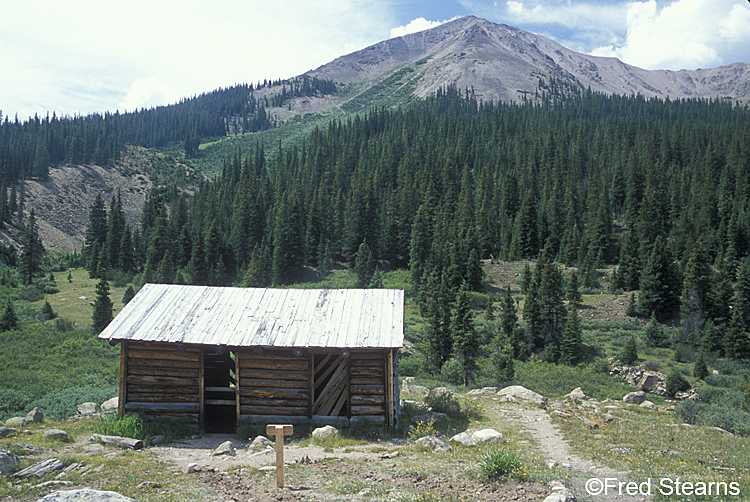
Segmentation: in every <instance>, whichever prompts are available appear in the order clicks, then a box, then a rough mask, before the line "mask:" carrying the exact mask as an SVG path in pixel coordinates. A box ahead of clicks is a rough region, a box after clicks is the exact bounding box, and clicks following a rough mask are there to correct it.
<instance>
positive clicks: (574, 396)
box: [568, 387, 588, 403]
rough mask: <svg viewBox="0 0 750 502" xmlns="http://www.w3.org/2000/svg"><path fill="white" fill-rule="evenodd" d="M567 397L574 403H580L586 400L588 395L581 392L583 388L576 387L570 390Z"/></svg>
mask: <svg viewBox="0 0 750 502" xmlns="http://www.w3.org/2000/svg"><path fill="white" fill-rule="evenodd" d="M568 398H569V399H570V400H571V401H573V402H574V403H581V402H583V401H585V400H587V399H588V396H587V395H586V393H585V392H583V389H581V388H580V387H576V388H575V389H573V390H572V391H571V392H570V394H568Z"/></svg>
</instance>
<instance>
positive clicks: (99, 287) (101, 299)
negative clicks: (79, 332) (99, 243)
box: [91, 269, 112, 333]
mask: <svg viewBox="0 0 750 502" xmlns="http://www.w3.org/2000/svg"><path fill="white" fill-rule="evenodd" d="M99 272H100V274H101V275H100V279H99V282H98V283H97V284H96V299H95V300H94V312H93V314H92V316H91V329H92V330H94V332H95V333H101V332H102V331H103V330H104V328H106V327H107V325H108V324H109V323H110V322H111V321H112V300H110V298H109V282H107V276H106V271H105V270H103V269H100V271H99Z"/></svg>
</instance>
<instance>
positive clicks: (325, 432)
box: [312, 425, 339, 439]
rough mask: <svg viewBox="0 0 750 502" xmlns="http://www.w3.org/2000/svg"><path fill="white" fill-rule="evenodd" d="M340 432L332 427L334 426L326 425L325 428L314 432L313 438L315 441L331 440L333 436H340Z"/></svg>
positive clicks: (319, 428)
mask: <svg viewBox="0 0 750 502" xmlns="http://www.w3.org/2000/svg"><path fill="white" fill-rule="evenodd" d="M338 435H339V430H338V429H337V428H336V427H334V426H332V425H326V426H325V427H318V428H317V429H315V430H314V431H313V432H312V437H314V438H315V439H324V438H329V437H332V436H338Z"/></svg>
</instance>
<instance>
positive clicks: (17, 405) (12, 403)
mask: <svg viewBox="0 0 750 502" xmlns="http://www.w3.org/2000/svg"><path fill="white" fill-rule="evenodd" d="M29 401H30V399H29V396H27V395H26V394H24V393H23V392H21V391H17V390H12V389H0V421H3V420H5V419H7V418H9V417H12V416H15V415H20V414H22V412H23V410H24V409H25V408H26V406H27V405H28V404H29Z"/></svg>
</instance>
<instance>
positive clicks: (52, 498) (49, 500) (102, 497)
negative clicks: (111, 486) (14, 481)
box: [37, 488, 135, 502]
mask: <svg viewBox="0 0 750 502" xmlns="http://www.w3.org/2000/svg"><path fill="white" fill-rule="evenodd" d="M37 502H135V501H134V500H133V499H131V498H128V497H125V496H124V495H120V494H119V493H117V492H103V491H99V490H91V489H88V488H84V489H83V490H61V491H57V492H54V493H50V494H49V495H47V496H46V497H43V498H40V499H39V500H37Z"/></svg>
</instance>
